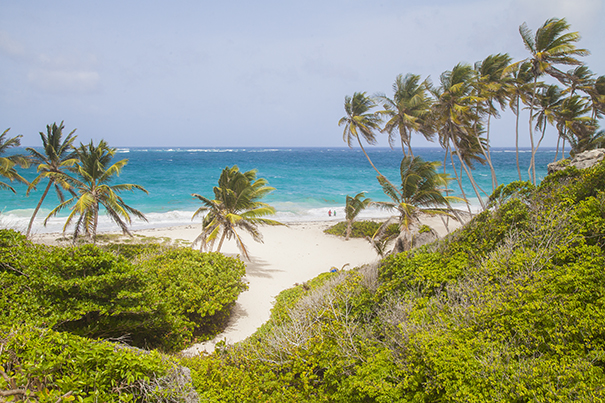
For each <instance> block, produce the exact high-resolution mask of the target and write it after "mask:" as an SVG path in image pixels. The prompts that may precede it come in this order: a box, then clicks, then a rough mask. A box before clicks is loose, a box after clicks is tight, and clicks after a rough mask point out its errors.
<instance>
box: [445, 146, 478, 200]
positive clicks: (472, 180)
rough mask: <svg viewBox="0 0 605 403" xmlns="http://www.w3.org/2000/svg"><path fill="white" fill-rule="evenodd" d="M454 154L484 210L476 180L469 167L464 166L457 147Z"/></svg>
mask: <svg viewBox="0 0 605 403" xmlns="http://www.w3.org/2000/svg"><path fill="white" fill-rule="evenodd" d="M454 147H456V144H455V143H454ZM450 152H451V151H450ZM456 154H457V156H458V161H460V165H462V168H463V169H464V172H466V176H467V177H468V179H469V181H470V182H471V186H472V187H473V190H474V191H475V195H476V196H477V199H479V204H481V208H482V209H483V210H485V203H484V202H483V198H482V197H481V194H480V193H479V188H478V186H477V182H475V178H474V177H473V174H472V173H471V172H470V171H469V169H468V167H467V166H466V164H465V163H464V160H463V159H462V157H460V150H458V148H456Z"/></svg>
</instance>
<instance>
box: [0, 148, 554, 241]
mask: <svg viewBox="0 0 605 403" xmlns="http://www.w3.org/2000/svg"><path fill="white" fill-rule="evenodd" d="M366 151H367V152H368V154H369V155H370V158H371V159H372V161H373V162H374V164H375V165H376V167H377V168H378V169H379V170H380V171H381V173H383V174H384V175H385V176H387V177H388V178H389V180H390V181H391V182H393V183H395V184H396V183H397V181H398V178H399V165H400V162H401V159H402V152H401V150H397V149H390V148H375V147H367V150H366ZM14 152H18V153H25V150H24V149H15V150H14ZM414 153H415V155H419V156H421V157H422V158H423V159H425V160H427V161H439V162H440V163H441V162H443V158H444V151H443V150H442V149H440V148H418V149H414ZM554 155H555V149H553V148H544V149H540V150H539V151H538V153H537V155H536V166H537V176H538V180H540V179H542V178H543V177H544V176H545V175H546V166H547V164H548V163H549V162H552V160H553V159H554ZM530 156H531V151H530V150H529V149H522V150H521V153H520V161H521V162H520V164H521V172H522V175H523V179H524V180H527V179H528V173H527V168H528V166H529V160H530ZM121 159H128V164H127V165H126V166H125V167H124V169H123V171H122V174H121V175H120V176H119V177H117V178H115V180H114V182H112V183H114V184H118V183H134V184H138V185H141V186H143V187H144V188H145V189H146V190H147V191H148V192H149V194H145V193H143V192H140V191H135V192H125V193H123V194H122V196H123V199H124V200H125V201H126V203H127V204H129V205H130V206H132V207H134V208H136V209H138V210H140V211H141V212H143V213H144V214H145V215H146V217H147V219H148V222H144V221H133V225H132V227H131V228H132V229H143V228H150V227H166V226H174V225H188V224H192V223H196V222H197V223H199V222H201V218H196V220H194V221H192V220H191V216H192V215H193V212H194V211H195V210H196V209H197V208H198V207H200V206H201V203H200V202H199V200H197V199H195V198H193V197H192V196H191V194H192V193H198V194H201V195H204V196H206V197H208V198H213V191H212V189H213V187H214V186H216V184H217V181H218V178H219V176H220V174H221V171H222V169H224V168H225V167H227V166H229V167H230V166H233V165H237V166H238V167H239V169H240V170H242V171H247V170H251V169H256V170H257V171H258V174H257V176H258V177H263V178H265V179H267V180H268V182H269V185H270V186H272V187H274V188H275V190H274V191H273V192H272V193H271V194H270V195H268V196H267V197H266V199H265V202H267V203H269V204H270V205H272V206H274V207H275V208H276V210H277V214H276V216H275V217H274V218H275V219H277V220H279V221H282V222H285V223H292V222H300V221H322V220H326V221H327V220H332V221H336V220H340V219H343V218H344V204H345V198H346V196H347V195H350V196H354V195H356V194H357V193H359V192H362V191H363V192H366V196H367V197H369V198H371V199H373V200H376V201H386V200H388V198H387V197H386V196H385V195H384V193H383V192H382V189H381V187H380V185H379V184H378V181H377V180H376V172H375V171H374V170H373V169H372V167H371V166H370V164H369V163H368V161H367V159H366V157H365V156H364V154H363V152H362V151H361V150H360V149H359V148H353V149H350V148H339V147H330V148H202V147H199V148H186V147H181V148H133V147H131V148H119V149H118V152H117V153H116V155H115V157H114V161H118V160H121ZM492 161H493V164H494V167H495V170H496V173H497V176H498V182H499V183H500V184H502V183H505V184H506V183H510V182H512V181H515V180H518V173H517V168H516V162H515V149H514V148H495V149H492ZM457 167H458V168H459V164H457ZM20 172H21V174H22V176H24V177H25V178H26V179H28V180H32V179H33V178H35V176H36V167H31V168H29V169H27V170H20ZM448 172H450V173H451V175H452V176H453V173H452V172H453V171H452V170H451V167H448ZM473 176H474V177H475V180H476V181H477V182H478V183H479V185H480V186H481V188H482V189H484V190H485V192H486V193H487V194H490V193H491V189H492V185H491V175H490V171H489V167H488V166H487V165H485V166H482V165H479V164H477V165H476V166H475V167H474V170H473ZM399 182H400V179H399ZM45 184H46V183H45V182H43V183H41V184H40V185H39V186H38V189H37V190H36V191H32V192H31V193H30V195H29V196H28V197H26V196H25V192H26V189H27V187H26V186H25V185H23V184H17V183H13V184H12V185H13V187H14V188H15V189H16V191H17V194H16V195H14V194H13V193H12V192H10V191H7V190H2V191H0V209H1V210H0V227H3V228H15V229H19V230H23V229H25V228H27V223H28V222H29V218H30V217H31V214H32V212H33V210H34V208H35V206H36V204H37V202H38V200H39V198H40V197H41V195H42V192H43V190H44V187H45ZM450 188H451V189H453V193H452V195H454V196H460V190H459V187H458V184H457V183H456V182H455V181H453V182H452V183H451V185H450ZM463 188H464V190H465V192H466V194H467V196H468V197H469V201H470V203H471V205H472V208H473V209H474V210H478V209H479V203H478V201H477V199H476V198H474V192H473V189H472V187H471V185H470V183H469V182H468V180H466V179H465V180H464V186H463ZM57 204H58V198H57V196H56V194H55V193H54V192H53V191H51V192H49V194H48V196H47V198H46V200H45V202H44V204H43V206H42V209H41V210H40V212H39V213H38V216H37V218H36V222H35V223H34V228H33V232H34V233H45V232H60V231H62V229H63V224H64V223H65V216H66V215H67V211H66V212H65V213H64V214H62V215H61V216H60V217H55V218H52V219H50V220H49V222H48V224H47V226H46V227H45V226H43V220H44V218H45V217H46V215H47V214H48V213H49V212H50V211H51V210H52V209H53V208H54V207H55V206H56V205H57ZM457 207H459V208H464V206H463V205H458V206H457ZM328 211H336V216H333V215H332V216H329V215H328ZM388 215H389V214H388V213H387V212H385V211H379V210H376V209H368V210H366V211H364V212H363V213H362V214H360V218H369V217H375V218H379V217H387V216H388ZM117 229H118V228H117V226H115V224H113V223H112V222H111V221H110V220H109V219H108V217H106V216H104V215H102V216H101V217H100V221H99V230H100V231H107V230H117ZM67 231H68V232H69V231H70V229H68V230H67Z"/></svg>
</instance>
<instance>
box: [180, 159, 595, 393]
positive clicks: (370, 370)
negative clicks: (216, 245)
mask: <svg viewBox="0 0 605 403" xmlns="http://www.w3.org/2000/svg"><path fill="white" fill-rule="evenodd" d="M604 189H605V163H601V164H599V165H597V166H596V167H594V168H589V169H586V170H583V171H579V170H577V169H576V168H574V167H569V168H567V169H566V170H564V171H561V172H558V173H556V174H553V175H550V176H549V177H547V178H546V179H545V180H544V181H542V183H541V184H540V185H539V186H538V187H535V186H534V185H533V184H532V183H531V182H514V183H512V184H510V185H506V186H503V185H502V186H500V187H498V189H497V190H496V192H494V194H493V195H492V197H491V198H490V200H489V202H488V209H486V210H485V211H483V212H482V213H481V214H479V215H477V216H475V217H474V218H473V219H472V220H471V221H470V222H469V223H468V224H467V225H466V226H464V227H463V228H461V229H459V230H457V231H455V232H454V233H452V234H450V235H449V236H447V237H446V238H444V239H442V240H439V241H437V242H435V243H432V244H429V245H426V246H423V247H420V248H417V249H414V250H411V251H408V252H405V253H400V254H396V255H391V256H390V257H388V258H386V259H384V260H383V261H382V262H381V263H380V265H378V266H367V267H362V268H356V269H354V270H349V271H344V272H338V273H326V274H324V275H321V276H319V277H317V278H315V279H313V280H312V281H308V282H306V283H305V285H303V286H297V287H295V288H292V289H289V290H286V291H284V292H282V293H281V294H280V295H279V296H278V298H277V303H276V305H275V307H274V308H273V311H272V315H271V319H270V321H269V322H268V323H266V324H265V325H264V326H263V327H262V328H261V329H259V330H258V331H257V333H255V334H254V335H253V336H251V337H250V338H249V339H247V340H246V341H244V342H241V343H238V344H236V345H226V346H223V347H221V348H219V349H218V351H217V352H215V353H214V354H213V355H211V356H207V357H195V358H188V359H184V360H183V361H182V362H183V363H184V364H185V365H187V366H189V367H190V368H191V369H192V376H193V380H194V385H195V388H196V390H197V392H198V393H199V395H200V400H201V401H203V400H208V401H221V402H246V401H250V402H251V401H265V402H283V401H292V402H293V401H296V402H317V401H331V402H368V401H372V402H382V401H385V402H386V401H419V402H433V401H456V402H457V401H460V402H461V401H476V402H483V401H493V400H502V401H525V402H543V401H599V400H602V399H604V398H605V389H604V388H603V384H604V383H605V375H604V372H603V364H602V355H603V351H604V350H603V349H604V348H605V347H604V342H605V335H604V334H603V329H605V322H604V321H603V318H605V305H604V304H603V298H602V297H601V296H602V295H603V293H605V289H604V284H605V278H603V276H604V273H603V270H602V269H603V266H604V265H605V210H604V207H603V206H605V190H604Z"/></svg>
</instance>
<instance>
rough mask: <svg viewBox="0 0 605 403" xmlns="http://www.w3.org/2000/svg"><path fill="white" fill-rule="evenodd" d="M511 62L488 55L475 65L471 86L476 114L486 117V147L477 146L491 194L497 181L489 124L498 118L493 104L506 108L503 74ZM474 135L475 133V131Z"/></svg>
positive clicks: (506, 58) (499, 56)
mask: <svg viewBox="0 0 605 403" xmlns="http://www.w3.org/2000/svg"><path fill="white" fill-rule="evenodd" d="M510 62H511V57H510V56H509V55H508V54H506V53H504V54H501V53H499V54H497V55H490V56H488V57H486V58H485V59H484V60H483V61H481V62H477V63H475V77H474V81H473V85H474V87H475V96H476V99H475V102H476V104H477V114H478V115H480V116H487V125H486V127H487V130H486V143H487V147H486V148H485V149H484V148H483V147H482V146H481V145H482V142H481V141H479V142H478V144H479V146H480V148H481V152H482V154H483V156H484V157H485V160H486V161H487V163H488V165H489V167H490V171H491V175H492V192H493V191H494V190H495V189H496V187H497V186H498V179H497V178H496V170H495V169H494V165H493V164H492V158H491V150H490V141H489V137H490V136H489V135H490V124H491V117H492V116H494V117H499V116H500V114H499V113H498V109H496V107H495V105H494V103H497V104H498V105H499V106H500V109H504V108H505V106H506V98H507V96H508V86H507V85H506V82H507V81H508V79H509V76H508V74H505V69H506V67H508V65H509V64H510ZM475 133H477V131H476V130H475Z"/></svg>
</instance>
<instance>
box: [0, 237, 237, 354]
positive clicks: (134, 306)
mask: <svg viewBox="0 0 605 403" xmlns="http://www.w3.org/2000/svg"><path fill="white" fill-rule="evenodd" d="M110 249H111V248H110ZM118 249H120V250H121V253H122V254H123V255H120V253H117V254H116V253H111V252H108V251H103V250H101V249H99V248H98V247H95V246H92V245H83V246H78V247H70V248H59V247H49V246H43V245H34V244H32V243H30V242H28V241H27V240H26V239H25V237H23V236H22V235H20V234H18V233H16V232H14V231H10V230H2V231H0V290H1V291H2V297H1V298H0V322H2V323H11V324H23V323H27V324H31V325H34V326H38V327H46V328H51V329H54V330H60V331H68V332H71V333H74V334H78V335H81V336H85V337H90V338H102V339H119V340H120V341H123V342H127V343H129V344H131V345H135V346H139V347H149V348H161V349H163V350H179V349H182V348H183V347H185V346H186V345H187V344H188V343H189V342H191V340H192V337H193V336H194V334H195V335H197V336H199V337H206V338H207V337H210V336H212V335H213V334H215V333H216V332H217V331H219V330H220V326H221V324H222V323H223V322H224V318H225V316H226V314H227V313H228V312H229V309H230V307H231V305H232V304H233V303H234V301H235V300H236V299H237V296H238V295H239V293H240V292H241V291H242V290H243V289H245V287H246V286H245V284H244V283H243V281H242V279H241V278H242V276H243V275H244V270H245V269H244V265H243V263H242V262H241V261H240V260H237V259H233V258H228V257H224V256H222V255H219V254H201V253H199V252H196V251H192V250H190V249H179V248H165V247H162V248H160V247H157V246H154V245H144V246H141V245H125V246H123V247H121V248H118ZM124 256H127V257H128V259H127V258H126V257H124Z"/></svg>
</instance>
